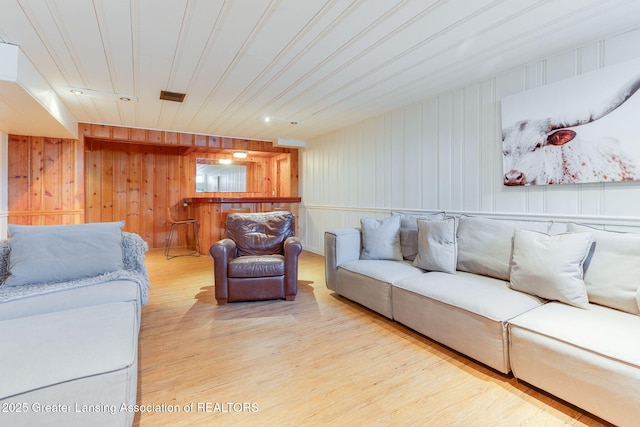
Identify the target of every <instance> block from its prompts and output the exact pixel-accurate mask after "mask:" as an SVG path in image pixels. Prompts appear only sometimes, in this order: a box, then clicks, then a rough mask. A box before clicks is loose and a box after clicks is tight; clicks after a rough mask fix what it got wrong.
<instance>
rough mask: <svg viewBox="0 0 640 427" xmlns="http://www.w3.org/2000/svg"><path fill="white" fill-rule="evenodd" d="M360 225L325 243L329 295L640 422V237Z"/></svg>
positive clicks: (512, 224)
mask: <svg viewBox="0 0 640 427" xmlns="http://www.w3.org/2000/svg"><path fill="white" fill-rule="evenodd" d="M361 225H362V227H361V228H360V229H347V230H336V231H327V232H326V233H325V259H326V261H325V262H326V264H325V267H326V282H327V287H328V288H329V289H331V290H333V291H335V292H336V293H338V294H340V295H342V296H344V297H346V298H348V299H351V300H353V301H355V302H358V303H360V304H362V305H364V306H366V307H368V308H370V309H372V310H374V311H376V312H378V313H380V314H382V315H384V316H386V317H388V318H390V319H394V320H395V321H397V322H399V323H402V324H404V325H406V326H408V327H410V328H412V329H414V330H416V331H418V332H420V333H422V334H424V335H426V336H428V337H430V338H432V339H434V340H436V341H438V342H440V343H442V344H444V345H447V346H449V347H451V348H452V349H454V350H457V351H459V352H461V353H463V354H465V355H467V356H469V357H471V358H473V359H475V360H477V361H479V362H481V363H483V364H485V365H487V366H489V367H491V368H493V369H496V370H497V371H500V372H502V373H504V374H509V373H510V372H512V373H513V375H514V376H516V377H517V378H519V379H521V380H523V381H525V382H527V383H530V384H532V385H534V386H536V387H539V388H541V389H544V390H546V391H548V392H550V393H552V394H554V395H556V396H558V397H560V398H561V399H563V400H566V401H568V402H570V403H572V404H575V405H576V406H579V407H581V408H583V409H585V410H587V411H589V412H592V413H593V414H595V415H596V416H599V417H601V418H603V419H605V420H607V421H610V422H612V423H615V424H617V425H621V426H627V425H629V426H631V425H635V424H636V423H637V420H638V419H640V340H639V339H638V337H640V317H639V315H640V308H639V302H638V298H639V296H638V295H639V293H638V292H639V291H638V288H639V287H640V234H633V233H616V232H610V231H601V230H597V229H592V228H588V227H584V226H580V225H576V224H573V223H570V224H568V225H567V226H566V227H567V230H566V231H567V232H565V230H564V228H565V225H564V224H563V225H562V226H561V227H562V232H560V233H558V230H557V229H558V226H559V225H558V224H553V226H552V223H551V222H540V221H504V220H495V219H490V218H484V217H469V216H460V217H458V218H449V219H446V218H445V215H444V213H441V214H425V215H417V214H405V213H400V212H393V215H392V216H390V217H387V218H384V219H382V220H379V221H374V220H370V219H363V221H362V223H361ZM552 228H553V229H554V230H553V234H549V233H550V232H551V231H552ZM395 230H398V231H397V234H396V235H395V239H396V240H392V236H394V234H393V233H394V231H395ZM594 242H595V243H594ZM398 248H400V249H398ZM398 252H400V253H398Z"/></svg>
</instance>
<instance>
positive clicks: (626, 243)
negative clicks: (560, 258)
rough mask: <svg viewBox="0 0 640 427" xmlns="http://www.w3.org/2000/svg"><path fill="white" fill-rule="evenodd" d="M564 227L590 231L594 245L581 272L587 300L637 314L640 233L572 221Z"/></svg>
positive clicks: (574, 230)
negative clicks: (595, 227)
mask: <svg viewBox="0 0 640 427" xmlns="http://www.w3.org/2000/svg"><path fill="white" fill-rule="evenodd" d="M567 231H568V232H570V233H577V232H591V233H592V234H593V240H594V242H595V247H594V250H593V254H592V255H591V256H590V257H589V260H588V263H587V264H585V273H584V283H585V284H586V286H587V294H588V295H589V301H591V302H594V303H596V304H600V305H605V306H607V307H611V308H615V309H618V310H622V311H626V312H628V313H632V314H640V308H638V303H637V301H636V295H637V293H638V290H639V289H640V234H637V233H619V232H615V231H605V230H597V229H594V228H591V227H586V226H583V225H578V224H574V223H569V224H567Z"/></svg>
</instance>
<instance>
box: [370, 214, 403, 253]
mask: <svg viewBox="0 0 640 427" xmlns="http://www.w3.org/2000/svg"><path fill="white" fill-rule="evenodd" d="M360 225H361V226H362V252H361V253H360V259H370V260H382V259H387V260H396V261H401V260H402V251H401V249H400V217H398V216H390V217H387V218H383V219H381V220H375V219H373V218H366V217H363V218H361V219H360Z"/></svg>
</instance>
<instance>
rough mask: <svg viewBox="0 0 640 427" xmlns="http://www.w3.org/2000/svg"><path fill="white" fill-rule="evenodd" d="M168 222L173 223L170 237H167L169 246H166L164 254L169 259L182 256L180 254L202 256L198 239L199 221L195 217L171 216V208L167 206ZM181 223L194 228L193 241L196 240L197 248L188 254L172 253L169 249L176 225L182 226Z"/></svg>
mask: <svg viewBox="0 0 640 427" xmlns="http://www.w3.org/2000/svg"><path fill="white" fill-rule="evenodd" d="M167 223H169V224H171V230H169V237H168V238H167V246H165V248H164V256H165V257H166V258H167V259H171V258H177V257H180V256H189V255H193V256H200V242H199V241H198V221H196V220H195V219H181V220H175V219H173V217H172V216H171V208H167ZM180 225H191V226H192V228H193V241H194V246H195V248H194V251H193V252H188V253H186V254H180V255H170V254H169V250H170V249H171V241H172V240H173V233H174V232H175V229H176V227H177V226H180Z"/></svg>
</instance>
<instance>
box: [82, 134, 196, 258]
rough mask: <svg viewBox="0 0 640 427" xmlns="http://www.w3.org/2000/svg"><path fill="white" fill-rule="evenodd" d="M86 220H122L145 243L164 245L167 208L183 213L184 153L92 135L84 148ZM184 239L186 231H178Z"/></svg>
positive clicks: (174, 149) (175, 215)
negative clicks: (96, 137)
mask: <svg viewBox="0 0 640 427" xmlns="http://www.w3.org/2000/svg"><path fill="white" fill-rule="evenodd" d="M85 163H86V168H85V169H86V191H87V193H86V197H87V201H86V209H85V217H86V221H87V222H108V221H119V220H124V221H125V228H124V229H125V230H126V231H130V232H134V233H138V234H139V235H140V236H141V237H142V238H143V239H144V240H145V241H146V242H147V244H148V245H149V247H152V248H157V247H162V246H164V245H165V243H166V239H167V237H168V235H169V228H170V224H168V223H167V218H166V208H167V207H170V208H171V209H172V215H173V217H174V218H184V217H185V215H186V208H183V207H182V206H181V204H180V200H181V199H182V198H184V197H185V192H186V188H185V182H184V179H183V178H182V177H183V175H184V173H183V168H184V164H185V157H184V156H183V155H180V152H179V149H178V148H177V147H161V146H153V145H140V144H122V143H113V142H107V141H94V142H92V143H91V149H90V150H89V149H88V150H87V151H86V153H85ZM179 236H180V241H179V242H178V241H176V242H174V244H180V245H184V244H185V242H184V235H183V234H182V233H179Z"/></svg>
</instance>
